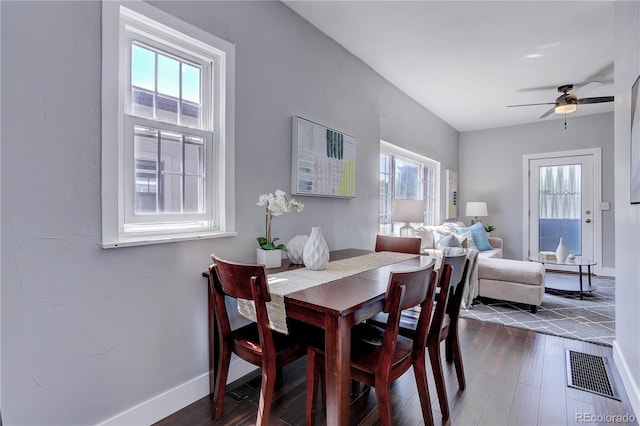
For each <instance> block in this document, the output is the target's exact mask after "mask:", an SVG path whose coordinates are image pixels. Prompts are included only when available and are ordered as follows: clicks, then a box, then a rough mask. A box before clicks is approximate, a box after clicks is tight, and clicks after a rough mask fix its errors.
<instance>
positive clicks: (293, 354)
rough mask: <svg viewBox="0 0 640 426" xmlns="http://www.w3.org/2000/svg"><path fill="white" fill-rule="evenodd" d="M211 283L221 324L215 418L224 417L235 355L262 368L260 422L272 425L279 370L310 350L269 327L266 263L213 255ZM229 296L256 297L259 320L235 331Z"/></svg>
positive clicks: (217, 320)
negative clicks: (230, 315) (270, 416)
mask: <svg viewBox="0 0 640 426" xmlns="http://www.w3.org/2000/svg"><path fill="white" fill-rule="evenodd" d="M212 258H213V264H212V265H211V266H210V267H209V285H210V286H211V291H212V292H213V298H214V306H215V308H214V309H215V317H216V324H217V327H218V337H219V338H218V343H219V345H218V346H219V351H220V352H219V356H218V366H217V369H216V370H217V371H216V373H217V374H216V377H215V385H214V391H213V413H212V416H213V420H214V421H216V420H218V419H220V417H221V416H222V407H223V403H224V397H225V387H226V382H227V376H228V374H229V363H230V361H231V354H232V353H235V354H236V355H238V356H239V357H240V358H242V359H243V360H245V361H247V362H250V363H251V364H254V365H257V366H259V367H261V368H262V384H261V385H260V401H259V403H258V419H257V423H256V424H258V425H265V426H266V425H268V424H269V414H270V411H271V401H272V399H273V393H274V388H275V383H276V379H277V376H278V370H280V369H281V368H282V367H283V366H285V365H287V364H289V363H291V362H293V361H295V360H296V359H298V358H301V357H303V356H304V355H305V353H306V348H305V346H304V345H303V344H300V343H298V342H297V341H295V340H293V339H291V338H290V337H289V336H286V335H284V334H281V333H278V332H276V331H273V330H272V329H271V328H270V327H269V318H268V316H267V307H266V302H270V301H271V295H270V293H269V289H268V287H267V277H266V272H265V269H264V265H248V264H241V263H234V262H229V261H226V260H223V259H221V258H219V257H217V256H215V255H212ZM225 296H230V297H233V298H236V299H248V300H253V303H254V305H255V310H256V320H257V322H252V323H250V324H247V325H245V326H243V327H240V328H238V329H235V330H231V326H230V322H229V315H228V313H227V309H226V305H225Z"/></svg>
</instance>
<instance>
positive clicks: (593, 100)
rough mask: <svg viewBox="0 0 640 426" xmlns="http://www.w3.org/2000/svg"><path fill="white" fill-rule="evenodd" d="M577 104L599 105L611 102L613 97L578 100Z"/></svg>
mask: <svg viewBox="0 0 640 426" xmlns="http://www.w3.org/2000/svg"><path fill="white" fill-rule="evenodd" d="M577 102H578V103H579V104H599V103H601V102H613V96H600V97H597V98H580V99H578V101H577Z"/></svg>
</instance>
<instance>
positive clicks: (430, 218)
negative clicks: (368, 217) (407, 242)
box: [379, 141, 440, 234]
mask: <svg viewBox="0 0 640 426" xmlns="http://www.w3.org/2000/svg"><path fill="white" fill-rule="evenodd" d="M439 173H440V163H439V162H437V161H434V160H431V159H429V158H427V157H423V156H421V155H418V154H415V153H413V152H410V151H407V150H405V149H403V148H400V147H397V146H395V145H392V144H390V143H388V142H385V141H381V143H380V217H379V225H380V231H379V232H380V233H381V234H397V233H398V231H399V229H400V227H401V226H402V225H404V223H394V222H393V220H392V215H393V204H394V200H395V199H403V200H422V201H423V202H424V212H425V213H424V217H423V219H422V221H421V222H419V223H422V224H425V225H435V224H436V222H437V220H438V217H437V211H438V206H439V197H438V176H439Z"/></svg>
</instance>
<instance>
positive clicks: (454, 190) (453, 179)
mask: <svg viewBox="0 0 640 426" xmlns="http://www.w3.org/2000/svg"><path fill="white" fill-rule="evenodd" d="M445 183H446V186H447V188H446V191H447V211H446V216H445V219H455V218H457V217H458V174H457V173H456V172H455V171H453V170H451V169H447V170H446V171H445Z"/></svg>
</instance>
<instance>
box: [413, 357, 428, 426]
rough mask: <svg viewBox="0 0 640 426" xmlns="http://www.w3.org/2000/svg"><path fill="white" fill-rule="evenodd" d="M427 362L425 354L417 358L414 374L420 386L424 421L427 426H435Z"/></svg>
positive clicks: (419, 394) (419, 391) (419, 392)
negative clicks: (433, 425)
mask: <svg viewBox="0 0 640 426" xmlns="http://www.w3.org/2000/svg"><path fill="white" fill-rule="evenodd" d="M426 362H427V360H426V359H425V356H424V353H423V354H422V356H419V357H417V358H416V362H415V363H414V364H413V373H414V375H415V377H416V385H417V386H418V396H419V397H420V407H422V419H423V420H424V424H425V425H426V426H429V425H432V424H433V413H432V409H431V398H429V385H428V384H427V366H426Z"/></svg>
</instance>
